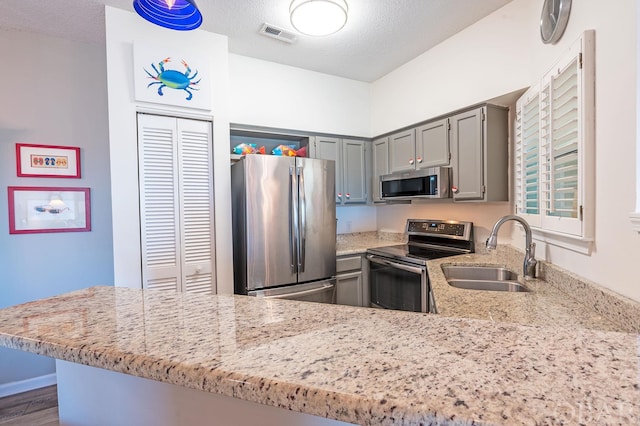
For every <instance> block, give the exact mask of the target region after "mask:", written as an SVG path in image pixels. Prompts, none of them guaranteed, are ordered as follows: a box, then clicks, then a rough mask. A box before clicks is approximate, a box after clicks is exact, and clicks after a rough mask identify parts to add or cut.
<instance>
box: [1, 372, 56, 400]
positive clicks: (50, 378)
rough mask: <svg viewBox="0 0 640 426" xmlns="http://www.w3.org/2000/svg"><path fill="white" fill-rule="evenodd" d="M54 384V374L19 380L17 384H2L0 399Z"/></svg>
mask: <svg viewBox="0 0 640 426" xmlns="http://www.w3.org/2000/svg"><path fill="white" fill-rule="evenodd" d="M56 383H57V380H56V373H51V374H46V375H44V376H38V377H33V378H31V379H26V380H20V381H17V382H11V383H4V384H1V385H0V398H2V397H5V396H9V395H15V394H17V393H22V392H26V391H30V390H34V389H39V388H43V387H45V386H51V385H55V384H56Z"/></svg>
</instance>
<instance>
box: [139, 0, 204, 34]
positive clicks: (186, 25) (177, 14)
mask: <svg viewBox="0 0 640 426" xmlns="http://www.w3.org/2000/svg"><path fill="white" fill-rule="evenodd" d="M133 8H134V9H135V11H136V12H137V13H138V15H140V16H142V17H143V18H144V19H146V20H147V21H149V22H151V23H152V24H156V25H159V26H161V27H164V28H169V29H171V30H178V31H189V30H195V29H196V28H198V27H199V26H200V24H202V14H201V13H200V11H199V10H198V6H196V2H195V0H133Z"/></svg>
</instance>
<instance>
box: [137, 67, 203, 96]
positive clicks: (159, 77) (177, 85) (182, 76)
mask: <svg viewBox="0 0 640 426" xmlns="http://www.w3.org/2000/svg"><path fill="white" fill-rule="evenodd" d="M169 62H171V58H165V59H163V60H161V61H160V62H158V67H157V68H156V66H155V64H153V63H152V64H151V67H152V68H153V70H154V71H155V75H153V74H152V73H150V72H149V71H147V69H146V68H144V71H145V72H146V73H147V75H148V76H149V78H152V79H153V80H155V81H153V82H151V83H149V85H148V86H147V88H149V87H151V86H154V85H156V84H159V86H158V95H160V96H163V95H164V93H162V89H163V88H165V87H168V88H170V89H176V90H184V91H185V92H187V93H188V94H189V95H188V96H187V97H186V99H187V100H188V101H190V100H191V98H193V93H192V92H191V90H199V89H198V88H197V87H196V85H197V84H198V83H200V79H198V80H196V81H193V79H194V78H196V76H197V75H198V70H196V71H195V72H194V73H193V75H189V74H191V68H190V67H189V65H188V64H187V63H186V62H185V61H184V60H182V61H180V62H182V65H184V68H185V70H184V72H181V71H178V70H171V69H165V68H164V66H165V64H168V63H169Z"/></svg>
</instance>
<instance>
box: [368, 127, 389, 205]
mask: <svg viewBox="0 0 640 426" xmlns="http://www.w3.org/2000/svg"><path fill="white" fill-rule="evenodd" d="M388 173H389V138H388V137H386V138H381V139H376V140H374V141H373V173H372V174H373V179H372V185H371V188H372V189H371V191H372V192H371V193H372V196H373V197H372V198H373V201H374V202H376V201H382V198H381V195H382V194H381V188H380V176H382V175H386V174H388Z"/></svg>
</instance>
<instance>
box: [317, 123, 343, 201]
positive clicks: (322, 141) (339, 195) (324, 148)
mask: <svg viewBox="0 0 640 426" xmlns="http://www.w3.org/2000/svg"><path fill="white" fill-rule="evenodd" d="M340 142H341V140H340V139H338V138H329V137H324V136H316V138H315V140H314V142H313V148H314V149H313V152H312V157H313V158H321V159H323V160H333V161H335V162H336V203H337V204H342V202H343V199H344V197H343V195H344V194H343V191H342V164H343V163H342V149H341V143H340Z"/></svg>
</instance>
